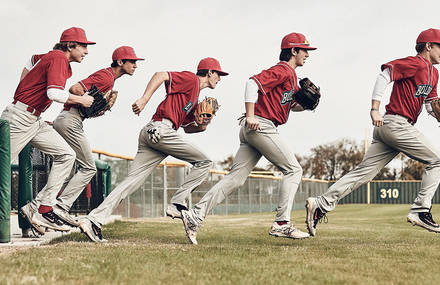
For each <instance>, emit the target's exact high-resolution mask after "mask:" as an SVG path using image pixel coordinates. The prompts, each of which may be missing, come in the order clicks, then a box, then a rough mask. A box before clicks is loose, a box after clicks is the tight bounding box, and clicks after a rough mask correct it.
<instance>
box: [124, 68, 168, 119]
mask: <svg viewBox="0 0 440 285" xmlns="http://www.w3.org/2000/svg"><path fill="white" fill-rule="evenodd" d="M168 80H170V77H169V75H168V72H156V73H155V74H154V75H153V77H151V79H150V81H149V82H148V84H147V87H146V88H145V91H144V95H142V97H141V98H139V99H137V100H136V101H135V102H134V103H133V105H132V106H131V108H132V110H133V113H135V114H136V115H139V113H140V112H142V110H143V109H144V108H145V105H147V103H148V101H150V98H151V96H152V95H153V93H154V92H155V91H156V90H157V88H159V86H160V85H161V84H162V83H164V82H165V81H168Z"/></svg>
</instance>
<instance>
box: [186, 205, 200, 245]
mask: <svg viewBox="0 0 440 285" xmlns="http://www.w3.org/2000/svg"><path fill="white" fill-rule="evenodd" d="M181 213H182V222H183V227H184V228H185V232H186V236H187V237H188V239H189V241H190V242H191V243H192V244H197V231H198V230H199V228H200V223H198V222H197V220H196V219H195V218H194V216H193V213H192V212H191V211H186V210H182V211H181Z"/></svg>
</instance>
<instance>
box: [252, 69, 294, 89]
mask: <svg viewBox="0 0 440 285" xmlns="http://www.w3.org/2000/svg"><path fill="white" fill-rule="evenodd" d="M289 76H290V75H289V74H288V73H287V71H286V70H285V68H284V67H281V66H273V67H271V68H269V69H266V70H263V71H262V72H261V73H259V74H257V75H254V76H252V77H251V79H253V80H254V81H255V82H256V83H257V85H258V90H260V91H261V93H263V94H264V95H267V93H269V92H270V91H271V90H272V89H273V88H274V87H276V86H277V85H279V84H281V83H283V82H284V81H285V80H286V79H288V78H289Z"/></svg>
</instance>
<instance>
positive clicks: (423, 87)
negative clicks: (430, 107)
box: [414, 84, 433, 98]
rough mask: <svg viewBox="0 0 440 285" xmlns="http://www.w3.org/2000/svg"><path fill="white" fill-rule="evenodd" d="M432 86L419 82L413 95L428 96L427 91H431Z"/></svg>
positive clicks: (417, 96)
mask: <svg viewBox="0 0 440 285" xmlns="http://www.w3.org/2000/svg"><path fill="white" fill-rule="evenodd" d="M432 88H433V86H432V85H429V84H420V85H417V89H416V93H415V94H414V96H415V97H416V98H419V97H428V95H429V93H431V91H432Z"/></svg>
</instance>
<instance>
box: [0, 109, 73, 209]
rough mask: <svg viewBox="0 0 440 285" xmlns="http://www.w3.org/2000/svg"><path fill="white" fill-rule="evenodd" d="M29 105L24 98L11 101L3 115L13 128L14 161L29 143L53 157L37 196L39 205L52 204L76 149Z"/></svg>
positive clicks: (68, 171) (71, 163)
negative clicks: (20, 100) (31, 111)
mask: <svg viewBox="0 0 440 285" xmlns="http://www.w3.org/2000/svg"><path fill="white" fill-rule="evenodd" d="M27 107H28V106H27V105H25V104H23V103H21V102H17V103H16V104H11V105H9V106H7V107H6V109H5V110H4V111H3V113H2V116H1V118H2V119H4V120H6V121H8V122H9V125H10V128H11V162H12V161H13V160H15V159H16V158H17V156H18V154H19V153H20V151H21V150H22V149H23V148H24V147H25V146H26V145H27V144H28V143H30V144H31V145H32V146H34V147H36V148H37V149H39V150H40V151H42V152H44V153H46V154H49V155H51V156H52V157H53V163H52V169H51V171H50V173H49V177H48V179H47V184H46V186H44V188H43V189H42V190H41V191H40V192H39V193H38V195H37V197H35V199H34V201H35V202H36V203H37V204H38V205H45V206H53V205H55V204H56V196H57V194H58V192H59V191H60V189H61V186H62V185H63V183H64V181H65V180H66V179H67V178H68V177H69V174H70V171H71V170H72V166H73V163H74V162H75V152H74V151H73V150H72V148H71V147H70V146H69V145H68V144H67V142H66V141H65V140H64V139H63V138H62V137H61V136H60V135H59V134H58V133H57V132H56V131H55V130H54V129H53V128H52V126H50V125H49V124H47V123H46V122H45V121H43V120H41V118H40V117H37V116H35V115H33V114H31V113H29V112H28V111H26V108H27Z"/></svg>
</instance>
